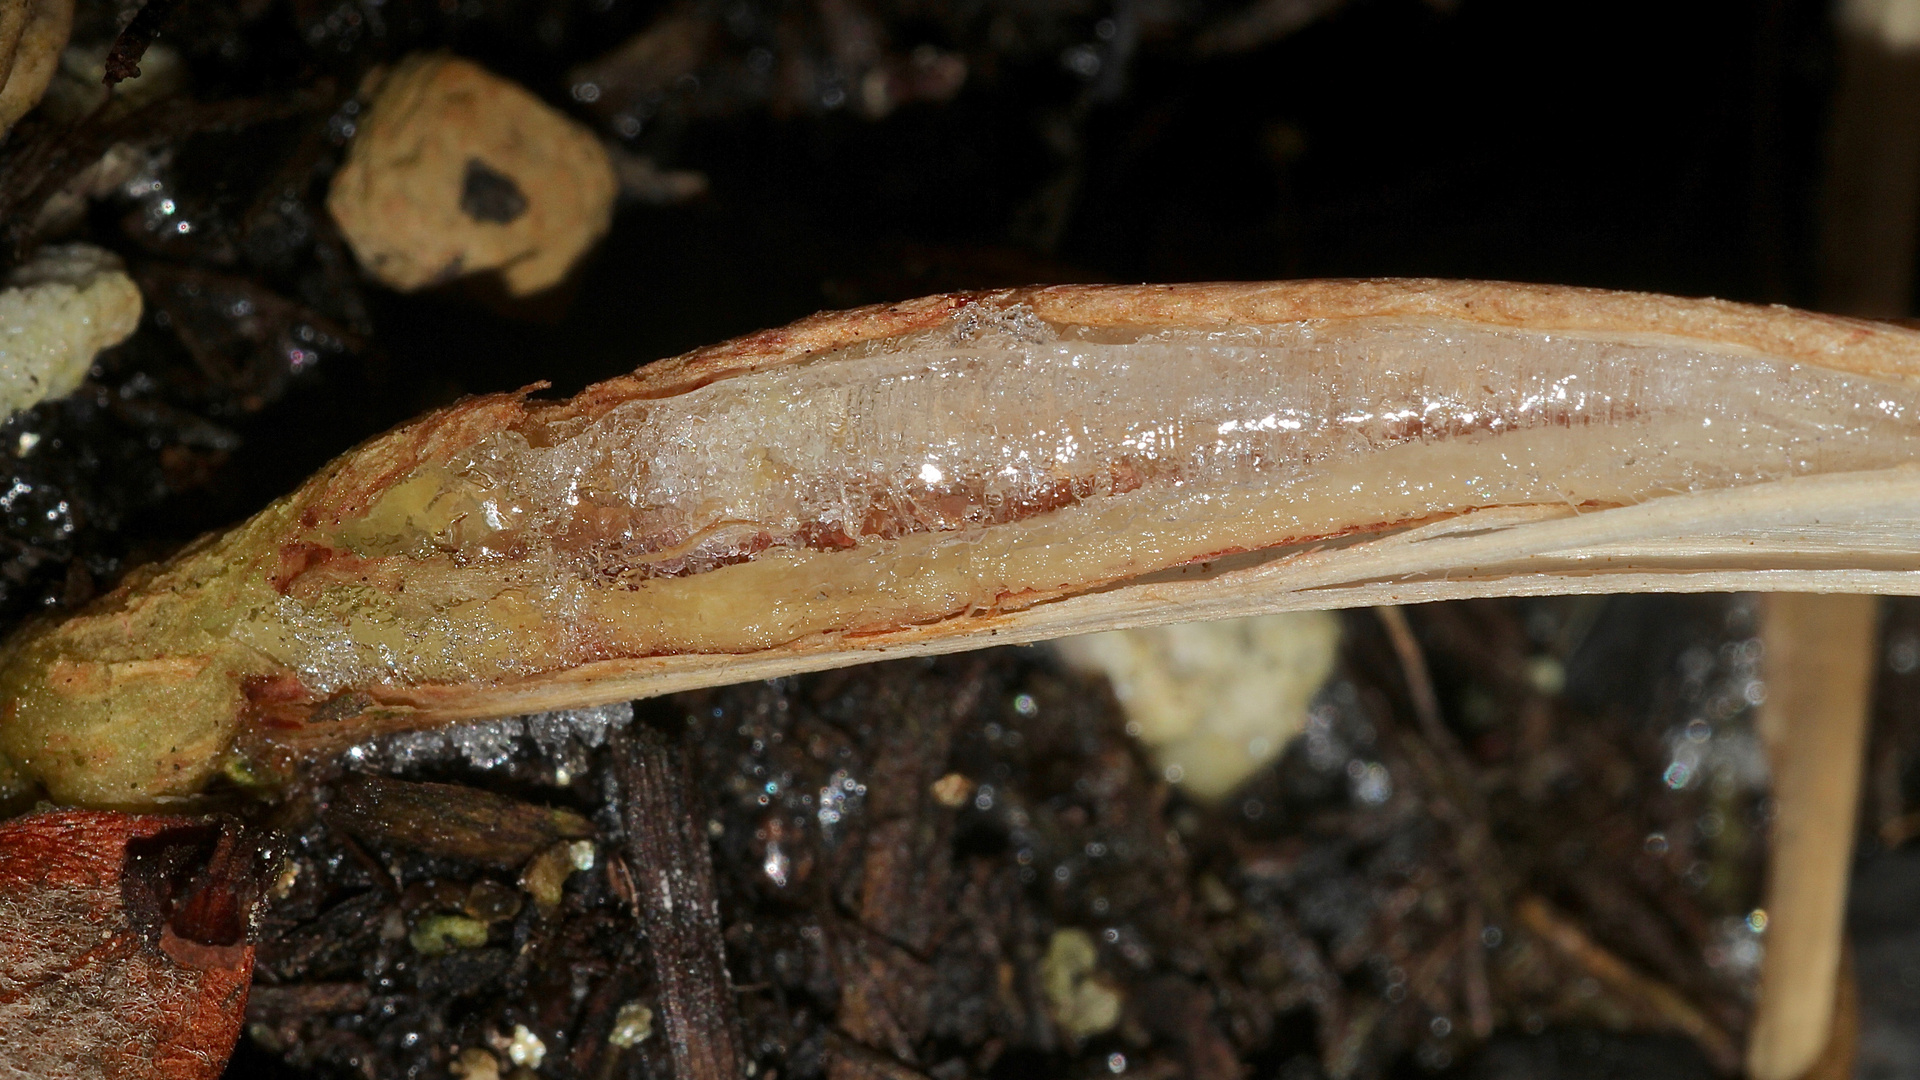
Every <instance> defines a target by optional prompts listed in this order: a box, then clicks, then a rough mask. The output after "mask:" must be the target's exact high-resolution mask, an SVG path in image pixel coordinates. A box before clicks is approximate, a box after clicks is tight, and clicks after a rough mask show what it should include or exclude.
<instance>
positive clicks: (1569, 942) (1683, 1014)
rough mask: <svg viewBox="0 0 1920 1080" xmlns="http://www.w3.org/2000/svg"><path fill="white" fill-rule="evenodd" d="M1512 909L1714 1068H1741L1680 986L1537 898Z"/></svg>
mask: <svg viewBox="0 0 1920 1080" xmlns="http://www.w3.org/2000/svg"><path fill="white" fill-rule="evenodd" d="M1513 913H1514V916H1515V917H1516V918H1518V919H1519V920H1520V924H1521V925H1522V926H1524V927H1526V928H1527V929H1528V930H1529V931H1531V932H1532V933H1533V935H1534V936H1535V937H1537V938H1539V939H1540V940H1541V941H1544V942H1546V943H1547V944H1548V945H1550V946H1552V947H1553V948H1554V950H1556V951H1557V952H1559V953H1560V954H1561V955H1562V956H1564V957H1566V958H1567V959H1568V960H1571V961H1573V963H1574V964H1576V965H1577V966H1578V967H1579V968H1580V969H1581V970H1582V971H1585V972H1586V973H1587V974H1588V975H1591V976H1593V978H1594V979H1596V980H1598V981H1599V982H1600V983H1602V984H1603V985H1605V986H1606V987H1607V988H1608V989H1610V990H1612V991H1613V992H1614V993H1615V994H1618V995H1620V996H1621V997H1622V998H1625V999H1627V1000H1628V1001H1629V1002H1631V1003H1632V1004H1634V1005H1636V1006H1639V1007H1640V1009H1641V1011H1643V1012H1645V1013H1646V1014H1648V1015H1649V1016H1650V1017H1652V1018H1657V1019H1658V1020H1659V1021H1660V1022H1661V1023H1662V1024H1664V1025H1665V1026H1667V1027H1669V1028H1672V1029H1673V1030H1675V1031H1678V1032H1680V1033H1681V1034H1683V1035H1686V1036H1688V1037H1690V1038H1691V1039H1693V1041H1694V1042H1696V1043H1698V1044H1699V1046H1700V1049H1701V1050H1702V1051H1704V1052H1705V1053H1706V1055H1707V1057H1708V1059H1709V1060H1710V1061H1712V1062H1713V1064H1714V1067H1715V1068H1718V1069H1719V1070H1720V1071H1722V1072H1729V1073H1730V1072H1732V1071H1734V1069H1736V1068H1738V1067H1739V1064H1740V1052H1739V1049H1738V1048H1737V1047H1735V1046H1734V1042H1733V1037H1732V1036H1731V1035H1728V1034H1727V1033H1726V1031H1724V1030H1723V1029H1722V1028H1721V1027H1720V1026H1719V1025H1718V1024H1715V1023H1714V1022H1713V1021H1712V1020H1709V1019H1707V1016H1706V1014H1705V1013H1703V1012H1701V1011H1700V1010H1699V1009H1698V1008H1696V1007H1695V1006H1694V1004H1693V1003H1692V1002H1690V1001H1688V1000H1687V999H1686V998H1685V997H1683V996H1682V995H1681V994H1680V992H1679V991H1678V990H1675V989H1674V988H1673V987H1671V986H1668V985H1667V984H1666V983H1663V982H1661V981H1660V980H1658V979H1655V978H1653V977H1651V976H1649V975H1644V974H1641V973H1640V972H1639V971H1636V970H1634V969H1633V967H1631V966H1630V965H1628V963H1627V962H1626V961H1625V960H1622V959H1620V958H1619V957H1618V956H1615V955H1614V954H1613V953H1611V952H1608V951H1607V950H1606V949H1605V948H1603V947H1601V946H1600V944H1599V943H1597V942H1595V941H1594V940H1593V939H1592V938H1590V937H1588V936H1587V935H1586V932H1585V931H1583V930H1581V929H1580V927H1578V926H1577V925H1575V924H1574V923H1573V921H1572V920H1570V919H1567V918H1566V917H1564V916H1562V915H1560V914H1559V913H1557V912H1555V911H1554V910H1553V909H1552V908H1551V907H1548V906H1547V903H1546V901H1544V900H1542V899H1540V898H1539V897H1537V896H1527V897H1522V898H1521V899H1520V901H1519V903H1517V904H1515V905H1514V907H1513Z"/></svg>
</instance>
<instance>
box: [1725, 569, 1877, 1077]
mask: <svg viewBox="0 0 1920 1080" xmlns="http://www.w3.org/2000/svg"><path fill="white" fill-rule="evenodd" d="M1877 612H1878V604H1877V602H1876V601H1875V600H1874V599H1873V598H1872V597H1867V596H1803V595H1790V594H1783V595H1778V596H1771V597H1768V598H1767V607H1766V616H1765V620H1766V621H1765V624H1764V627H1763V629H1762V640H1763V641H1764V642H1765V643H1766V650H1767V652H1766V664H1767V700H1766V703H1765V705H1764V706H1763V707H1762V709H1761V714H1760V726H1761V733H1762V735H1763V736H1764V737H1765V738H1766V740H1767V744H1768V750H1769V752H1770V756H1771V758H1772V761H1773V770H1774V771H1773V799H1774V806H1775V811H1774V822H1773V836H1772V859H1771V862H1770V865H1769V867H1768V870H1767V888H1766V911H1767V915H1768V923H1767V952H1766V959H1765V960H1764V961H1762V965H1761V975H1760V986H1761V990H1760V1004H1759V1008H1758V1009H1757V1010H1756V1012H1755V1015H1754V1023H1753V1030H1752V1032H1751V1034H1750V1035H1749V1039H1748V1044H1747V1069H1748V1072H1749V1073H1750V1074H1751V1075H1752V1076H1753V1078H1754V1080H1795V1078H1796V1077H1799V1076H1802V1075H1803V1074H1805V1073H1806V1072H1807V1070H1808V1069H1809V1068H1810V1067H1811V1066H1812V1065H1813V1064H1814V1062H1815V1060H1816V1059H1817V1058H1819V1056H1820V1053H1821V1050H1822V1048H1823V1047H1825V1046H1826V1045H1827V1042H1828V1036H1829V1033H1830V1032H1831V1030H1832V1026H1833V1010H1834V987H1835V981H1836V978H1837V976H1838V973H1839V970H1840V956H1841V947H1842V938H1843V932H1844V922H1845V917H1846V899H1847V874H1848V871H1849V869H1850V867H1851V863H1852V855H1853V833H1854V817H1855V812H1856V809H1857V807H1858V805H1859V801H1860V772H1861V758H1862V750H1863V748H1864V746H1865V739H1866V731H1867V715H1868V709H1869V707H1870V706H1871V704H1872V696H1871V690H1872V686H1873V656H1874V640H1875V630H1876V620H1877Z"/></svg>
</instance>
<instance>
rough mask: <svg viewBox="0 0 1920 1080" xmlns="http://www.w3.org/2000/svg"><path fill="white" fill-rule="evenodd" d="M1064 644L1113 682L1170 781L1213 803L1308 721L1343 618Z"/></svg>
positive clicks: (1169, 630)
mask: <svg viewBox="0 0 1920 1080" xmlns="http://www.w3.org/2000/svg"><path fill="white" fill-rule="evenodd" d="M1056 647H1057V648H1058V649H1059V650H1060V653H1061V655H1062V656H1064V657H1065V658H1066V659H1067V661H1068V662H1069V663H1071V664H1073V665H1074V666H1076V667H1079V668H1082V669H1086V670H1090V671H1093V672H1097V673H1098V674H1101V675H1104V676H1106V678H1107V679H1108V681H1109V682H1111V683H1112V685H1113V693H1114V697H1116V698H1117V699H1119V702H1120V707H1121V709H1122V710H1123V711H1124V712H1125V713H1126V717H1127V730H1128V731H1129V732H1130V733H1132V734H1133V735H1134V736H1135V737H1137V738H1138V739H1140V741H1141V742H1143V743H1145V744H1146V746H1147V748H1148V749H1149V750H1150V751H1151V752H1152V754H1153V757H1154V762H1155V764H1157V765H1158V766H1159V767H1160V769H1161V772H1162V774H1163V775H1164V776H1165V777H1166V778H1167V779H1168V780H1169V781H1172V782H1174V783H1177V784H1180V785H1182V787H1183V788H1184V789H1185V790H1186V791H1187V793H1188V794H1190V795H1192V796H1194V797H1195V798H1198V799H1203V800H1208V801H1211V800H1214V799H1218V798H1221V797H1222V796H1224V795H1226V794H1227V793H1228V792H1231V791H1232V790H1233V789H1234V788H1236V787H1238V786H1239V785H1240V782H1241V781H1243V780H1245V779H1246V778H1247V777H1248V776H1251V775H1252V774H1253V772H1254V771H1255V770H1256V769H1258V768H1260V767H1261V766H1262V765H1265V764H1266V763H1267V762H1269V761H1272V760H1273V759H1274V758H1275V757H1277V756H1279V754H1280V751H1281V750H1282V749H1284V748H1285V747H1286V745H1287V743H1288V742H1289V741H1291V740H1292V739H1293V737H1294V736H1295V735H1298V734H1299V733H1300V732H1301V731H1302V730H1303V729H1304V728H1305V727H1306V720H1307V705H1308V703H1309V702H1310V701H1311V700H1312V698H1313V695H1314V693H1315V692H1316V691H1318V690H1319V689H1320V685H1321V684H1322V683H1324V682H1325V681H1326V679H1327V675H1328V673H1330V672H1331V671H1332V670H1333V663H1334V659H1335V657H1336V656H1337V654H1338V652H1339V647H1340V620H1339V618H1338V617H1337V616H1335V615H1333V614H1332V613H1330V612H1325V611H1298V612H1288V613H1285V614H1281V615H1263V616H1258V617H1255V618H1251V619H1232V620H1228V621H1225V622H1216V623H1189V624H1186V625H1183V626H1156V627H1146V628H1142V629H1138V630H1116V631H1113V632H1111V633H1105V634H1088V635H1086V636H1084V637H1077V638H1066V639H1064V640H1062V641H1060V642H1058V643H1056Z"/></svg>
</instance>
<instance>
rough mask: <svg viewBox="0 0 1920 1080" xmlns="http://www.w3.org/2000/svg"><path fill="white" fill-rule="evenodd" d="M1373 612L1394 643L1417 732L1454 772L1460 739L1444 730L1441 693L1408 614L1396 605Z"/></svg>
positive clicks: (1394, 650)
mask: <svg viewBox="0 0 1920 1080" xmlns="http://www.w3.org/2000/svg"><path fill="white" fill-rule="evenodd" d="M1373 612H1374V614H1375V615H1378V616H1379V617H1380V625H1381V626H1384V627H1386V629H1387V640H1389V641H1391V642H1392V643H1393V653H1394V655H1395V656H1397V657H1398V658H1399V659H1400V669H1401V671H1402V672H1403V673H1404V674H1405V677H1406V681H1407V695H1408V696H1409V697H1411V698H1412V699H1413V715H1414V717H1415V718H1416V719H1418V720H1419V721H1420V733H1421V734H1422V735H1424V736H1426V739H1427V742H1429V743H1431V744H1433V748H1434V750H1435V751H1436V752H1437V753H1439V754H1440V756H1441V757H1442V758H1445V759H1446V762H1447V765H1448V766H1449V767H1452V768H1454V769H1456V771H1457V770H1458V767H1459V765H1460V764H1461V762H1462V760H1463V759H1464V757H1465V755H1464V754H1463V752H1462V751H1461V749H1460V741H1459V740H1458V739H1455V738H1454V737H1453V732H1451V731H1448V730H1447V725H1446V721H1445V720H1443V719H1442V718H1441V715H1440V695H1439V694H1438V693H1436V692H1435V691H1434V689H1433V674H1432V672H1430V671H1428V670H1427V658H1426V654H1424V653H1422V652H1421V651H1420V640H1419V639H1418V638H1416V637H1414V636H1413V627H1412V626H1411V625H1409V624H1408V622H1407V613H1406V612H1405V611H1402V610H1401V609H1399V608H1397V607H1377V608H1374V609H1373Z"/></svg>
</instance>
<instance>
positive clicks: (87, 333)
mask: <svg viewBox="0 0 1920 1080" xmlns="http://www.w3.org/2000/svg"><path fill="white" fill-rule="evenodd" d="M7 286H8V287H7V288H6V289H4V290H0V418H4V417H7V416H11V415H13V414H14V413H16V412H18V411H20V410H21V409H27V408H31V407H33V406H34V405H37V404H39V403H40V402H42V401H45V400H47V399H49V398H59V397H65V396H66V395H68V394H71V393H73V391H74V390H75V389H77V388H78V387H79V386H80V383H81V382H82V381H83V380H84V379H86V377H87V370H88V368H90V367H91V366H92V365H93V358H94V357H95V356H97V355H98V354H99V352H100V350H102V349H104V348H107V347H108V346H111V345H118V344H119V343H120V342H122V341H125V340H126V339H127V338H128V337H129V336H131V335H132V334H133V331H134V330H135V329H136V328H137V327H138V326H139V325H140V290H139V289H138V288H137V287H135V286H134V284H133V279H131V278H129V277H128V276H127V275H126V273H125V272H124V271H123V270H122V269H121V263H120V259H119V257H118V256H116V255H114V254H113V253H112V252H109V251H106V250H105V249H102V248H97V247H94V246H93V245H92V244H61V245H56V246H50V247H46V248H42V249H41V251H40V253H39V254H38V255H36V256H35V257H34V258H33V259H32V260H31V261H29V262H27V263H25V264H23V265H22V266H20V267H19V268H17V269H15V270H14V272H13V273H12V274H10V275H9V276H8V278H7Z"/></svg>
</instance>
